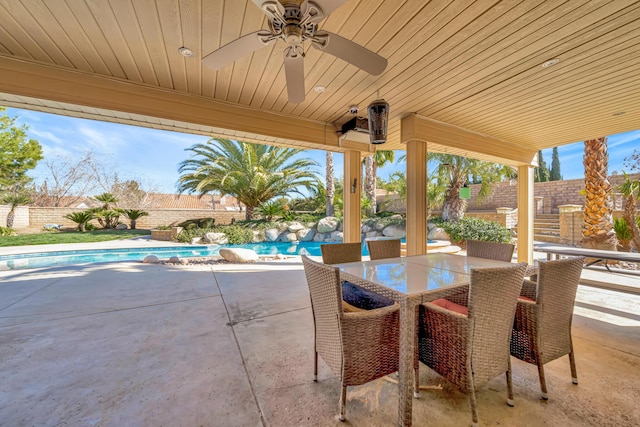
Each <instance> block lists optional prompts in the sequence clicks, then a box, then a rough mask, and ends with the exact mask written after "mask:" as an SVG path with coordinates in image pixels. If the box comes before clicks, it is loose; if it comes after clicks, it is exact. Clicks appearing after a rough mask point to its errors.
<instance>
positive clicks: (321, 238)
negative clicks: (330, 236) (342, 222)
mask: <svg viewBox="0 0 640 427" xmlns="http://www.w3.org/2000/svg"><path fill="white" fill-rule="evenodd" d="M324 240H325V239H324V233H316V235H315V236H313V241H314V242H324Z"/></svg>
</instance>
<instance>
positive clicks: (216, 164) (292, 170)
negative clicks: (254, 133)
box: [178, 139, 322, 220]
mask: <svg viewBox="0 0 640 427" xmlns="http://www.w3.org/2000/svg"><path fill="white" fill-rule="evenodd" d="M187 151H191V152H192V153H193V154H192V156H191V158H189V159H187V160H184V161H182V162H180V164H179V166H178V171H179V172H180V173H181V176H180V178H179V179H178V190H179V191H180V192H184V191H189V192H195V193H200V195H201V196H202V195H203V194H206V193H207V192H211V191H217V192H220V193H221V194H229V195H232V196H234V197H235V198H236V199H238V201H239V202H240V203H242V204H244V206H245V207H246V219H247V220H250V219H252V218H253V210H254V209H255V208H256V207H258V206H260V204H261V203H264V202H266V201H269V200H271V199H273V198H274V197H279V196H285V195H287V194H289V193H300V189H301V188H307V189H309V190H311V191H313V190H315V189H316V188H317V187H318V186H320V185H322V184H321V182H320V180H319V178H318V175H317V174H316V173H315V171H314V170H313V169H314V167H315V166H317V163H316V162H315V161H313V160H311V159H306V158H299V159H293V156H295V155H296V154H298V153H300V152H302V150H297V149H293V148H282V147H271V146H268V145H259V144H250V143H246V142H237V141H230V140H227V139H219V140H214V139H211V140H209V141H207V142H206V143H205V144H196V145H193V146H192V147H189V148H187Z"/></svg>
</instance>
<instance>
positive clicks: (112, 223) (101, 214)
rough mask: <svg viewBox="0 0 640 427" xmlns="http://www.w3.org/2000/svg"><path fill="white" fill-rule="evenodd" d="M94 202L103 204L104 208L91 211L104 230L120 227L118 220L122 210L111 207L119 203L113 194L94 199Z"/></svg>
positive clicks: (100, 195) (99, 195)
mask: <svg viewBox="0 0 640 427" xmlns="http://www.w3.org/2000/svg"><path fill="white" fill-rule="evenodd" d="M93 198H94V200H97V201H99V202H102V203H103V205H102V207H99V208H94V209H91V212H92V213H93V215H94V217H95V218H96V219H97V220H98V222H99V223H100V225H101V226H102V228H106V229H112V228H116V226H117V225H118V220H119V219H120V215H121V214H122V210H121V209H118V208H116V207H112V206H111V205H115V204H116V203H118V199H117V198H116V197H115V196H114V195H113V194H111V193H102V194H98V195H97V196H94V197H93Z"/></svg>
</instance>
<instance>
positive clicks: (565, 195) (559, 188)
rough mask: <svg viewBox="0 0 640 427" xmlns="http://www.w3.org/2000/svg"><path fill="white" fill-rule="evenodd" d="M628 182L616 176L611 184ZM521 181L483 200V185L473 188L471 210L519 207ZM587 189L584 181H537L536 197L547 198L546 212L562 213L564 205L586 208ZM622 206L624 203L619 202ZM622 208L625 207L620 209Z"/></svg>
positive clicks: (497, 189) (496, 188) (504, 184)
mask: <svg viewBox="0 0 640 427" xmlns="http://www.w3.org/2000/svg"><path fill="white" fill-rule="evenodd" d="M629 177H630V178H631V179H640V173H637V174H631V175H629ZM623 181H624V176H622V175H612V176H610V177H609V182H610V183H611V186H612V187H613V189H614V192H615V188H616V186H618V185H619V184H621V183H622V182H623ZM517 189H518V185H517V181H515V180H512V181H504V182H499V183H497V184H494V185H493V192H492V193H491V195H490V196H489V197H487V198H485V199H483V200H482V201H479V200H478V193H479V191H480V184H473V185H471V199H469V207H468V208H467V210H469V211H475V210H493V209H497V208H500V207H506V208H516V207H517V204H518V193H517ZM582 189H584V179H569V180H565V181H550V182H536V183H535V184H534V190H533V192H534V195H535V196H536V197H542V198H543V204H544V209H543V211H544V213H558V206H560V205H584V196H583V195H581V194H580V191H581V190H582ZM618 202H619V203H620V200H618ZM616 208H620V209H621V208H622V206H616Z"/></svg>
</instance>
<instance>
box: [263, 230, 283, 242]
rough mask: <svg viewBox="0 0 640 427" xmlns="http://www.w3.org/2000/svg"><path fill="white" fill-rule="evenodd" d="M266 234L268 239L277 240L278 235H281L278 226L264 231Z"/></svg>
mask: <svg viewBox="0 0 640 427" xmlns="http://www.w3.org/2000/svg"><path fill="white" fill-rule="evenodd" d="M264 235H265V237H266V238H267V241H269V242H275V241H276V240H278V237H280V230H278V229H276V228H270V229H268V230H267V231H265V232H264Z"/></svg>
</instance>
